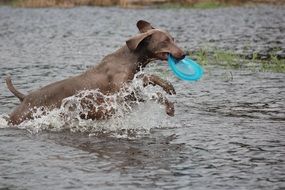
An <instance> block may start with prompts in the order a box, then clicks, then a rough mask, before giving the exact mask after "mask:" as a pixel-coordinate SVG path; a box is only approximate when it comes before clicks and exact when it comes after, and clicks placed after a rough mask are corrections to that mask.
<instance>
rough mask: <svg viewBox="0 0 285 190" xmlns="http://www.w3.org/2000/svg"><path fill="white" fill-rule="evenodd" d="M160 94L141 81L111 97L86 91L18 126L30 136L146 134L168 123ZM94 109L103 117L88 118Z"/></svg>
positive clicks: (40, 110)
mask: <svg viewBox="0 0 285 190" xmlns="http://www.w3.org/2000/svg"><path fill="white" fill-rule="evenodd" d="M139 74H141V73H138V75H139ZM157 92H160V93H164V92H162V89H161V88H160V87H153V86H148V87H143V82H142V80H140V79H134V80H133V81H132V82H131V83H130V84H129V85H126V86H124V87H123V88H122V89H121V90H120V91H119V92H117V93H115V94H112V95H104V94H103V93H101V92H100V91H99V90H98V89H96V90H86V91H82V92H79V93H78V94H76V95H74V96H71V97H68V98H66V99H64V100H63V101H62V105H61V107H60V108H56V109H53V110H47V109H45V108H44V107H40V108H37V109H36V110H35V111H34V112H33V118H34V119H32V120H27V121H24V122H23V123H21V124H20V125H19V126H17V127H18V128H21V129H26V130H28V131H30V132H31V133H38V132H40V131H44V130H46V131H63V130H69V131H72V132H82V133H88V134H90V135H96V134H98V133H99V134H102V133H103V134H106V133H108V134H111V135H115V136H129V135H134V134H135V135H137V134H145V133H149V132H150V130H151V129H153V128H157V127H161V126H164V125H165V124H166V122H168V121H169V116H167V115H166V113H165V107H164V105H161V104H158V101H157V95H156V93H157ZM90 105H92V106H90ZM94 108H95V109H96V111H99V112H100V113H102V114H100V115H101V116H100V118H96V120H91V119H88V118H87V115H88V112H89V111H90V110H92V109H94Z"/></svg>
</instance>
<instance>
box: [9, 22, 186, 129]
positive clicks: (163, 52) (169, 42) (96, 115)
mask: <svg viewBox="0 0 285 190" xmlns="http://www.w3.org/2000/svg"><path fill="white" fill-rule="evenodd" d="M137 27H138V29H139V31H140V33H139V34H137V35H135V36H133V37H131V38H130V39H128V40H127V41H126V44H125V45H124V46H123V47H121V48H120V49H118V50H117V51H115V52H114V53H112V54H109V55H107V56H106V57H104V58H103V60H102V61H101V62H100V63H99V64H97V65H96V66H95V67H94V68H92V69H90V70H87V71H86V72H84V73H82V74H81V75H78V76H74V77H71V78H68V79H65V80H61V81H58V82H55V83H52V84H49V85H47V86H45V87H43V88H40V89H38V90H35V91H33V92H31V93H30V94H28V95H24V94H22V93H21V92H19V91H18V90H17V89H16V88H15V87H14V86H13V84H12V81H11V79H10V77H8V78H7V79H6V83H7V86H8V89H9V90H10V91H11V92H12V93H13V94H14V95H15V96H16V97H18V98H19V100H20V101H21V104H20V105H19V106H17V107H16V108H15V110H14V111H13V112H12V113H11V114H10V115H9V116H10V117H9V123H10V124H13V125H17V124H20V123H21V122H23V121H24V120H27V119H32V117H33V112H34V111H35V109H37V108H40V107H44V108H46V109H49V110H51V109H54V108H59V107H60V106H61V104H62V100H63V99H65V98H67V97H70V96H73V95H75V94H77V93H78V92H81V91H84V90H96V89H99V90H100V92H101V93H102V94H105V95H110V94H114V93H116V92H118V91H119V90H120V89H121V88H122V87H123V86H125V85H127V84H128V83H130V82H131V81H132V80H133V79H134V77H135V74H136V73H137V72H138V71H140V69H143V68H144V67H145V66H146V65H147V64H148V63H149V62H151V61H153V60H167V55H168V54H172V55H173V56H174V57H175V58H176V59H183V58H184V57H185V54H184V52H183V51H182V50H181V49H180V48H179V47H178V46H177V45H176V44H175V42H174V39H173V37H171V35H170V34H169V33H168V32H166V31H164V30H161V29H155V28H154V27H152V26H151V24H150V23H148V22H146V21H143V20H140V21H138V22H137ZM139 78H141V79H142V80H143V84H144V86H146V85H149V84H151V85H159V86H161V87H162V88H163V89H164V90H165V91H166V92H167V93H168V94H175V90H174V88H173V86H172V84H171V83H169V82H167V81H165V80H163V79H161V78H159V77H158V76H155V75H140V76H139ZM157 97H158V99H159V102H160V103H163V104H164V105H165V108H166V113H167V114H168V115H170V116H173V115H174V105H173V103H172V102H170V101H168V100H167V98H165V97H163V96H162V94H161V93H158V94H157ZM101 99H102V97H100V96H98V97H96V103H98V104H100V103H101ZM82 102H83V103H82V105H83V106H85V107H88V112H87V113H86V114H85V115H83V116H82V117H83V118H87V119H104V110H98V109H96V108H95V107H94V106H92V105H88V101H85V100H84V99H83V100H82Z"/></svg>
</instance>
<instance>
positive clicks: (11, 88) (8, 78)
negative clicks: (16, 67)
mask: <svg viewBox="0 0 285 190" xmlns="http://www.w3.org/2000/svg"><path fill="white" fill-rule="evenodd" d="M6 84H7V87H8V89H9V90H10V91H11V92H12V93H13V94H14V95H15V96H16V97H17V98H19V100H20V101H21V102H22V101H23V100H24V98H25V95H24V94H22V93H21V92H19V91H18V90H17V89H16V88H15V87H14V85H13V83H12V80H11V77H10V76H8V77H7V78H6Z"/></svg>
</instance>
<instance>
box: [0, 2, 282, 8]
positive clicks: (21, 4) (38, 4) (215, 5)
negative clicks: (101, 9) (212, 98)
mask: <svg viewBox="0 0 285 190" xmlns="http://www.w3.org/2000/svg"><path fill="white" fill-rule="evenodd" d="M249 3H270V4H284V3H285V2H284V1H283V0H0V4H6V5H12V6H17V7H31V8H36V7H62V8H69V7H74V6H121V7H127V8H136V7H142V6H157V7H162V8H182V7H184V8H198V9H209V8H219V7H224V6H229V5H242V4H249Z"/></svg>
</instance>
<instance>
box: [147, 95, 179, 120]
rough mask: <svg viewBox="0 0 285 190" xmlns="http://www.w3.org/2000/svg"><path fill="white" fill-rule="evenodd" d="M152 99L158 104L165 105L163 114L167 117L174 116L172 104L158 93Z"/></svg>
mask: <svg viewBox="0 0 285 190" xmlns="http://www.w3.org/2000/svg"><path fill="white" fill-rule="evenodd" d="M152 99H154V100H156V101H157V102H158V103H160V104H163V105H165V112H166V114H167V115H169V116H174V111H175V110H174V103H173V102H171V101H169V100H168V99H167V98H166V97H165V96H163V95H162V94H161V93H160V92H157V93H156V94H155V95H154V96H152Z"/></svg>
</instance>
